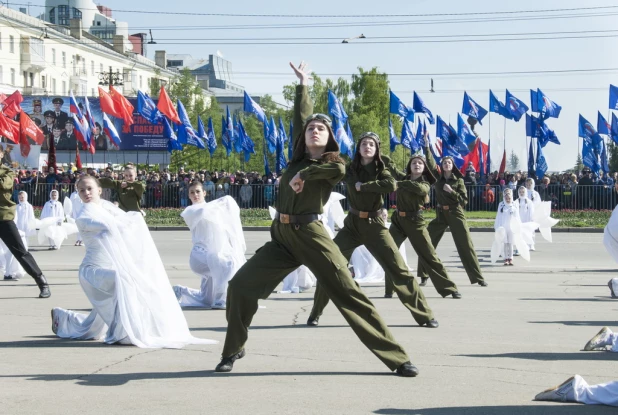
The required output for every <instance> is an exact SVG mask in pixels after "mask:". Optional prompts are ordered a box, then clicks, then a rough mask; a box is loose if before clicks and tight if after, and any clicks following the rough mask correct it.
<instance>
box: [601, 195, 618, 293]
mask: <svg viewBox="0 0 618 415" xmlns="http://www.w3.org/2000/svg"><path fill="white" fill-rule="evenodd" d="M617 212H618V206H617V207H616V208H615V209H614V211H613V212H612V215H611V216H610V218H609V221H608V222H607V225H606V226H605V231H604V232H603V245H605V249H607V252H608V253H609V254H610V255H611V257H612V258H614V261H616V262H618V213H617ZM616 294H618V292H616Z"/></svg>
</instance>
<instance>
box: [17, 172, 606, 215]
mask: <svg viewBox="0 0 618 415" xmlns="http://www.w3.org/2000/svg"><path fill="white" fill-rule="evenodd" d="M462 170H463V173H464V182H465V184H466V186H467V188H468V199H469V202H468V206H467V209H468V210H486V211H492V210H495V209H496V208H497V205H498V203H499V202H500V201H501V200H502V191H503V190H504V189H505V188H507V187H508V188H510V189H512V190H513V193H514V194H517V188H519V187H520V186H524V185H525V181H526V179H527V178H528V175H527V173H526V172H522V171H518V172H514V173H510V172H504V173H498V172H497V171H495V172H493V173H491V174H489V175H483V176H481V175H478V174H477V173H476V171H475V170H474V168H473V167H472V166H471V165H470V166H466V167H465V168H464V169H462ZM122 171H123V170H122V167H119V168H117V169H114V168H112V166H111V165H108V167H107V168H104V169H91V168H87V169H85V172H86V173H88V174H90V175H94V176H97V177H111V178H113V179H118V180H122ZM79 173H80V172H79V171H76V169H75V168H74V167H72V166H70V167H69V169H68V170H67V171H60V172H55V171H54V170H53V169H50V170H49V171H44V172H37V171H27V170H21V171H19V173H18V174H17V176H16V179H15V190H14V199H15V200H17V192H18V191H20V190H24V191H26V192H27V193H28V195H29V200H30V202H31V203H32V204H33V205H35V206H42V205H43V204H44V203H45V202H46V201H47V200H48V198H49V192H50V191H51V190H52V189H57V190H58V191H59V192H60V200H63V199H64V196H68V195H69V194H70V193H71V192H72V190H73V186H72V185H73V184H74V183H75V179H76V178H77V177H78V175H79ZM37 175H38V180H37ZM279 179H280V178H279V177H277V176H276V175H275V174H271V175H264V174H262V173H259V172H241V171H236V172H227V171H225V170H220V171H212V172H210V171H207V170H198V171H195V170H185V169H184V168H182V167H181V168H180V169H179V170H178V171H174V172H172V171H170V170H169V169H163V170H162V171H146V170H144V169H138V170H137V180H139V181H142V182H143V183H145V185H146V191H145V194H144V196H143V201H142V206H143V207H145V208H161V207H171V208H182V207H186V206H188V205H189V204H190V201H189V197H188V186H189V183H191V182H192V181H193V180H200V181H202V182H203V183H204V191H205V193H206V200H207V201H212V200H214V199H217V198H220V197H222V196H225V195H229V196H232V197H233V198H234V199H236V201H237V202H238V204H239V206H240V207H241V208H267V207H268V206H273V205H274V203H275V200H276V199H277V195H278V193H279ZM533 179H535V181H537V179H536V177H533ZM536 190H537V191H538V192H539V194H540V196H541V198H542V199H543V201H550V202H552V208H553V209H556V210H561V209H613V208H614V207H615V206H616V204H618V172H612V173H611V174H608V175H607V176H605V175H603V174H601V173H599V174H598V175H597V174H595V173H593V172H591V171H590V169H588V168H584V169H583V170H582V171H581V172H578V173H577V174H576V173H554V174H549V175H547V176H545V177H543V178H542V179H541V180H538V181H537V182H536ZM335 191H338V192H340V193H343V194H344V195H345V193H346V188H345V185H344V184H343V183H340V184H339V185H337V186H336V188H335ZM103 197H104V198H106V199H108V200H114V198H115V195H114V194H113V193H112V191H111V190H110V189H105V190H104V194H103ZM396 203H397V202H396V195H395V193H394V192H393V193H391V194H389V195H387V197H386V202H385V205H386V206H388V207H393V206H396ZM344 204H345V202H344ZM431 205H433V201H432V202H430V206H431Z"/></svg>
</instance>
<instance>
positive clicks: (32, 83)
mask: <svg viewBox="0 0 618 415" xmlns="http://www.w3.org/2000/svg"><path fill="white" fill-rule="evenodd" d="M28 75H30V86H34V74H33V73H32V72H30V73H29V74H28Z"/></svg>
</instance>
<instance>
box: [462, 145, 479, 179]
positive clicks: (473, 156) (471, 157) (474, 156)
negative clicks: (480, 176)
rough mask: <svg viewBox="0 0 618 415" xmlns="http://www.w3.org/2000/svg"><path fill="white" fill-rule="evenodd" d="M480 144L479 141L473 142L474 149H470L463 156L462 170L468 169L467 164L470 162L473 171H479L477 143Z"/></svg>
mask: <svg viewBox="0 0 618 415" xmlns="http://www.w3.org/2000/svg"><path fill="white" fill-rule="evenodd" d="M480 142H481V140H480V139H478V138H477V139H476V140H475V141H474V147H473V148H472V150H471V151H470V152H469V153H468V154H467V155H466V156H464V158H463V159H464V169H466V168H467V167H468V163H469V162H472V166H474V170H475V171H477V172H478V171H479V170H480V165H479V161H480V160H479V143H480Z"/></svg>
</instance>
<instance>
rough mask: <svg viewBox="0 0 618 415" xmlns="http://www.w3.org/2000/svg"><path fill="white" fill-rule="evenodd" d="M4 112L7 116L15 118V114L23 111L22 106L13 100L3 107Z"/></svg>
mask: <svg viewBox="0 0 618 415" xmlns="http://www.w3.org/2000/svg"><path fill="white" fill-rule="evenodd" d="M5 102H6V101H5ZM2 112H3V113H4V115H6V116H7V117H9V118H11V119H13V118H15V116H16V115H17V114H19V113H20V112H21V107H19V106H18V105H17V104H16V103H15V101H11V103H9V104H8V105H5V106H4V108H3V109H2Z"/></svg>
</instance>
